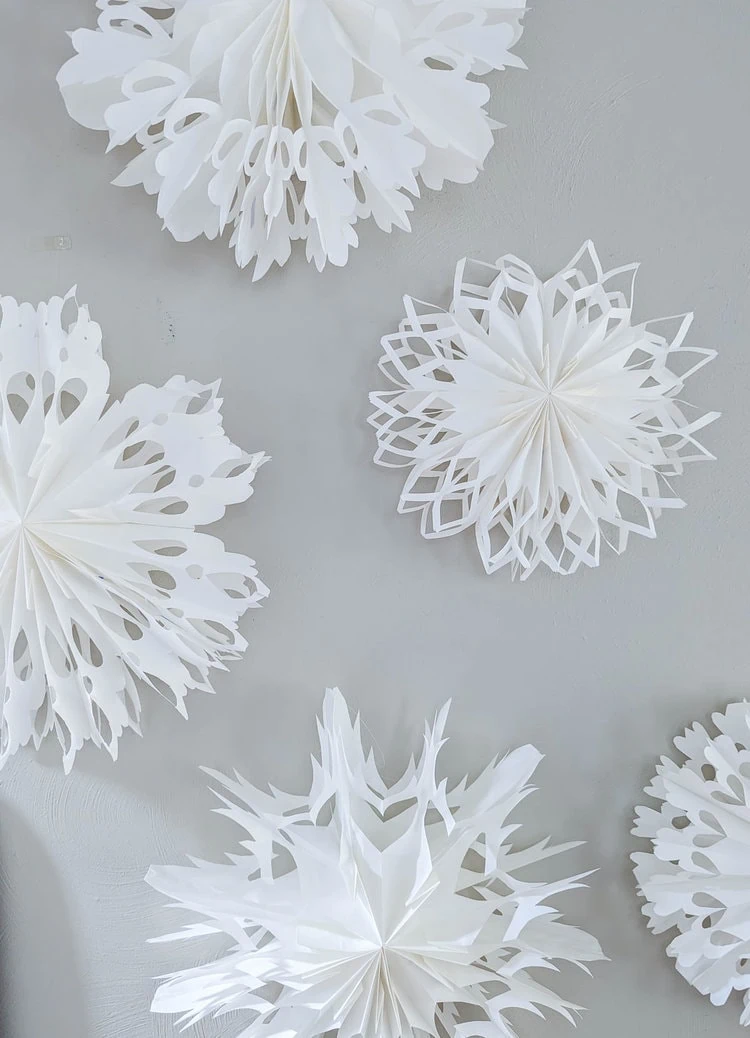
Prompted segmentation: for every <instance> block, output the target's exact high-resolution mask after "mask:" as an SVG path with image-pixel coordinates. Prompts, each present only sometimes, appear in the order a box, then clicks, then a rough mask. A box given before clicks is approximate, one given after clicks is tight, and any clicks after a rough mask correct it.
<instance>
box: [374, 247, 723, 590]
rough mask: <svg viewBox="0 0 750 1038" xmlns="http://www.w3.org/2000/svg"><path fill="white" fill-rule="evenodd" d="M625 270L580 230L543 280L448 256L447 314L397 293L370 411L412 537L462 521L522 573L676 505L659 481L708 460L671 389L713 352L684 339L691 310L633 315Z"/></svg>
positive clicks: (508, 267)
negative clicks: (451, 261)
mask: <svg viewBox="0 0 750 1038" xmlns="http://www.w3.org/2000/svg"><path fill="white" fill-rule="evenodd" d="M637 269H638V266H637V264H634V265H631V266H628V267H620V268H618V269H617V270H613V271H611V272H610V273H605V272H604V271H603V269H602V266H601V263H600V262H599V257H598V256H597V253H596V250H595V249H594V246H593V244H592V243H591V242H588V243H586V244H585V245H584V246H583V248H582V249H581V251H580V252H579V253H578V254H577V255H576V256H575V257H574V258H573V259H572V260H571V262H570V264H569V265H568V266H566V267H565V268H564V269H563V270H562V271H561V272H560V273H559V274H556V275H555V276H554V277H552V278H550V279H549V280H548V281H543V280H541V279H540V278H539V277H538V276H537V275H536V274H535V273H534V271H533V270H532V269H531V267H529V266H528V265H527V264H526V263H523V262H522V261H521V260H519V259H517V258H516V257H515V256H504V257H503V258H502V259H499V260H498V261H497V263H496V264H488V263H479V262H475V261H471V260H462V261H461V262H460V263H459V264H458V267H457V270H456V278H455V284H454V292H453V301H452V304H451V307H450V310H449V311H447V312H446V311H444V310H441V309H440V308H438V307H434V306H430V305H429V304H426V303H419V302H417V301H415V300H413V299H410V298H408V297H407V298H406V300H405V305H406V318H405V319H404V320H403V321H402V322H401V326H400V328H399V331H398V333H397V334H395V335H389V336H386V337H385V338H384V339H383V349H384V351H385V352H384V355H383V357H382V359H381V362H380V368H381V371H382V372H383V374H384V375H385V376H386V377H387V378H388V380H389V381H390V382H391V383H392V384H393V385H395V386H396V389H395V390H392V391H389V392H378V393H372V394H371V397H370V399H371V402H372V403H373V404H374V405H375V407H376V411H375V413H374V414H373V415H372V416H371V418H370V423H371V424H372V425H373V426H374V427H375V429H376V432H377V437H378V449H377V452H376V454H375V461H376V462H377V464H379V465H384V466H386V467H389V468H408V469H409V472H408V475H407V477H406V482H405V484H404V488H403V490H402V492H401V498H400V501H399V506H398V510H399V512H419V513H420V515H421V529H422V534H423V536H425V537H447V536H450V535H452V534H455V533H459V532H461V531H463V530H467V529H469V528H471V527H473V528H474V532H475V535H476V541H477V546H478V548H479V552H480V555H481V557H482V562H483V563H484V567H485V570H486V571H487V572H488V573H493V572H494V571H496V570H498V569H501V568H502V567H504V566H510V567H511V572H512V574H513V575H514V576H515V575H517V574H518V573H520V575H521V578H522V579H525V578H527V577H529V576H530V575H531V574H532V573H533V572H534V570H535V569H536V568H537V566H539V565H541V564H544V565H545V566H547V567H549V569H551V570H552V571H553V572H555V573H573V572H575V571H576V570H577V569H578V567H579V566H581V565H585V566H597V565H598V564H599V558H600V549H601V545H602V541H604V542H605V543H607V544H609V545H610V547H612V548H613V549H614V550H615V551H616V552H617V553H618V554H619V553H620V552H622V551H624V550H625V547H626V546H627V542H628V536H629V534H631V533H638V534H642V535H644V536H646V537H655V536H656V528H655V523H654V521H655V520H656V519H658V517H659V515H660V514H661V510H662V509H663V508H681V507H683V504H684V502H683V501H681V500H679V498H677V497H676V496H675V495H674V493H673V491H672V487H671V484H670V480H671V478H672V477H673V476H677V475H680V474H681V473H682V471H683V468H684V466H685V465H686V464H687V463H688V462H690V461H695V460H698V459H701V458H711V457H712V455H711V454H709V452H708V451H707V450H706V449H705V448H704V447H703V446H701V444H700V443H698V441H697V440H696V438H695V437H696V434H697V433H698V432H699V430H700V429H702V428H703V427H704V426H706V425H708V424H709V423H710V422H712V421H714V419H716V418H717V417H718V414H716V413H711V414H706V415H699V416H697V417H694V418H691V417H688V415H687V408H688V407H689V405H687V404H685V402H684V401H683V400H682V392H683V389H684V385H685V382H686V380H687V379H688V378H689V377H690V376H691V375H693V374H694V373H695V372H696V371H698V370H699V369H700V368H702V367H703V365H704V364H707V363H708V362H709V361H710V360H711V359H712V358H713V357H714V356H715V353H714V351H713V350H704V349H696V348H694V347H687V346H685V345H683V343H684V340H685V336H686V335H687V331H688V329H689V327H690V324H691V321H692V314H688V315H684V316H681V317H677V318H664V319H662V320H659V321H649V322H647V323H644V324H634V323H633V320H632V294H633V284H634V279H635V272H636V271H637Z"/></svg>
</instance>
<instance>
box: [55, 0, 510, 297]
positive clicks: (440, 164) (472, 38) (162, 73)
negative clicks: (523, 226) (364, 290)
mask: <svg viewBox="0 0 750 1038" xmlns="http://www.w3.org/2000/svg"><path fill="white" fill-rule="evenodd" d="M525 6H526V0H502V2H498V0H448V2H446V0H377V2H375V0H97V7H99V8H100V9H101V12H102V13H101V15H100V17H99V27H98V29H97V30H95V31H94V30H88V29H79V30H78V31H76V32H74V33H73V34H72V35H73V45H74V47H75V50H76V52H77V53H76V56H75V57H73V58H71V60H70V61H68V62H67V64H66V65H65V66H64V67H63V68H62V69H61V71H60V73H59V76H58V82H59V85H60V89H61V91H62V94H63V97H64V99H65V103H66V106H67V108H68V111H69V112H70V114H71V115H72V117H73V118H74V119H76V120H77V121H78V122H79V123H81V124H82V125H84V126H87V127H91V128H92V129H97V130H106V131H108V133H109V140H110V148H114V147H117V146H118V145H121V144H125V143H126V142H128V141H135V142H136V144H137V145H138V146H139V148H140V152H139V154H138V155H137V156H136V157H135V158H134V159H133V160H132V161H131V162H130V163H129V164H128V166H127V168H126V169H125V171H124V172H123V174H122V175H121V176H120V177H119V178H118V179H117V180H116V181H115V183H118V184H122V185H133V184H142V185H143V187H144V188H145V189H146V191H147V192H148V193H149V194H155V195H157V196H158V199H157V211H158V213H159V216H161V218H162V219H163V221H164V225H165V227H167V229H168V230H169V231H170V232H171V233H172V234H173V235H174V237H175V238H177V239H178V240H179V241H188V240H191V239H193V238H196V237H198V236H199V235H201V234H205V235H206V236H207V237H208V238H215V237H217V235H220V234H221V233H222V232H223V231H224V229H225V228H226V227H227V226H229V227H231V228H232V236H231V245H233V246H234V249H235V255H236V259H237V262H238V264H239V265H240V266H242V267H244V266H245V265H246V264H248V263H250V262H251V261H253V260H255V271H254V277H255V278H256V279H257V278H260V277H262V275H263V274H264V273H265V272H266V271H267V270H268V269H269V267H270V266H271V265H272V264H273V263H279V264H283V263H285V262H286V261H287V259H288V258H289V256H290V253H291V243H292V242H293V241H296V240H299V239H303V240H304V241H305V242H306V244H307V257H308V259H309V260H311V261H314V262H315V264H316V265H317V267H318V268H319V269H321V268H322V267H323V266H324V265H325V263H326V261H330V262H332V263H334V264H336V265H339V266H340V265H343V264H344V263H346V260H347V257H348V253H349V249H350V248H351V247H352V246H356V245H357V233H356V231H355V229H354V225H355V224H356V223H357V221H358V220H360V219H366V218H369V217H372V218H373V219H374V220H375V221H376V222H377V224H378V226H379V227H381V228H382V229H383V230H386V231H390V230H391V228H392V227H393V226H394V225H395V226H398V227H401V228H403V229H405V230H408V229H409V215H408V214H409V213H410V211H411V210H412V208H413V206H412V196H414V195H418V194H419V183H418V178H421V180H422V182H423V183H424V184H426V185H427V186H428V187H431V188H440V187H441V186H442V184H443V182H444V181H445V180H451V181H457V182H459V183H467V182H469V181H472V180H473V179H474V178H475V177H476V175H477V173H478V171H479V170H480V168H481V166H482V164H483V162H484V159H485V158H486V156H487V153H488V152H489V150H490V148H491V147H492V142H493V136H492V131H493V130H494V129H495V128H496V127H497V124H495V123H494V122H492V120H491V119H490V118H489V116H488V115H487V113H486V111H485V105H486V104H487V102H488V100H489V96H490V94H489V88H488V87H487V85H486V84H485V83H483V82H479V81H478V79H477V77H478V76H481V75H484V74H485V73H487V72H489V71H490V70H491V69H501V68H504V67H505V66H507V65H516V66H521V67H523V63H522V62H521V61H520V59H519V58H517V57H515V56H514V55H513V54H512V53H511V48H512V47H513V46H514V45H515V44H516V42H517V41H518V39H519V38H520V36H521V31H522V30H521V18H522V17H523V14H524V11H525Z"/></svg>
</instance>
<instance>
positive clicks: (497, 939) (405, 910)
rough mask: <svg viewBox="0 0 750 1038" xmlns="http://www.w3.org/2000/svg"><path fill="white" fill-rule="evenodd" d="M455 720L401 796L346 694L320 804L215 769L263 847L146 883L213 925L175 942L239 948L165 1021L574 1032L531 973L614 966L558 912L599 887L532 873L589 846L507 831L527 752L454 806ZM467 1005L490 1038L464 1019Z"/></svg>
mask: <svg viewBox="0 0 750 1038" xmlns="http://www.w3.org/2000/svg"><path fill="white" fill-rule="evenodd" d="M447 713H448V708H447V707H445V708H443V710H442V711H441V712H440V714H439V716H438V717H437V719H436V723H435V726H434V728H433V729H432V730H430V729H429V727H427V728H426V729H425V737H424V749H423V752H422V756H421V758H420V760H419V761H418V763H415V762H414V760H412V762H411V764H410V765H409V767H408V768H407V770H406V772H405V773H404V775H403V777H402V778H401V779H400V780H399V781H398V782H397V783H396V784H395V785H394V786H392V787H390V788H389V787H388V786H386V784H385V783H384V781H383V779H382V778H381V776H380V774H379V772H378V769H377V767H376V765H375V762H374V760H373V756H372V753H370V754H367V755H366V754H365V752H364V750H363V748H362V741H361V734H360V724H359V720H357V721H356V722H355V723H354V724H352V721H351V719H350V716H349V712H348V710H347V707H346V704H345V702H344V700H343V698H342V696H341V694H340V693H339V692H338V690H334V691H329V692H328V694H327V696H326V699H325V704H324V708H323V720H322V723H321V724H319V733H320V745H321V759H320V762H319V763H318V762H317V761H315V760H314V761H313V780H312V787H311V790H310V792H309V794H308V795H307V796H290V795H287V794H284V793H279V792H278V791H277V790H275V789H272V790H271V791H270V793H263V792H261V791H260V790H258V789H255V788H254V787H253V786H251V785H250V784H249V783H247V782H245V781H244V780H243V779H241V778H240V777H239V776H237V775H236V773H235V778H234V779H229V778H225V777H224V776H222V775H219V774H217V773H215V772H209V774H210V775H212V776H213V777H214V778H215V779H216V780H217V781H219V782H220V783H221V784H222V786H223V787H225V789H226V790H227V791H228V794H229V795H228V796H226V797H225V796H224V795H222V794H219V799H220V800H221V801H222V803H223V804H225V808H221V809H218V810H219V813H220V814H225V815H227V816H228V817H229V818H231V819H232V820H233V821H235V822H236V823H237V824H238V825H239V826H241V827H242V828H243V829H244V830H246V832H247V834H248V839H247V840H245V841H244V842H243V843H242V846H243V847H244V848H245V852H246V853H244V854H242V855H230V856H229V858H230V862H231V863H230V864H224V865H213V864H210V863H207V862H203V861H196V862H195V867H192V868H191V867H177V868H172V867H162V868H153V869H151V870H150V872H149V874H148V877H147V879H148V882H149V883H150V884H151V885H152V886H153V887H155V888H156V889H157V890H159V891H160V892H161V893H164V894H166V895H168V896H169V897H171V898H172V899H174V901H175V902H177V905H178V906H181V907H184V908H187V909H189V910H190V911H191V912H193V913H195V914H196V915H198V916H199V917H200V918H201V921H200V922H197V923H195V924H193V925H188V926H187V927H186V928H185V929H184V930H182V931H181V932H179V933H176V934H171V935H169V936H167V937H165V938H161V940H167V941H171V940H179V939H182V938H191V937H203V936H206V935H210V934H220V935H222V936H224V937H225V938H227V939H228V940H229V942H230V945H231V946H230V947H228V948H227V951H226V954H225V955H224V956H223V957H222V958H218V959H216V961H213V962H206V963H205V964H204V965H201V966H198V967H196V968H194V969H187V970H184V971H182V972H179V973H175V974H172V975H171V976H170V977H169V978H168V979H167V980H166V982H165V983H164V984H163V985H162V986H161V987H160V988H159V990H158V991H157V994H156V997H155V999H154V1003H153V1007H152V1008H153V1010H154V1012H158V1013H180V1014H182V1016H181V1021H180V1022H181V1023H184V1024H188V1025H189V1024H194V1023H196V1022H197V1021H199V1020H202V1019H203V1018H205V1017H207V1016H209V1015H212V1014H214V1015H220V1014H223V1013H226V1012H230V1011H233V1010H243V1011H245V1013H246V1014H247V1019H246V1020H244V1021H242V1022H241V1023H240V1024H238V1027H239V1028H240V1030H239V1031H238V1036H239V1035H241V1036H242V1038H262V1036H263V1035H268V1034H275V1035H281V1034H284V1035H288V1036H291V1038H313V1036H316V1035H324V1034H325V1033H326V1032H333V1031H335V1032H337V1035H338V1038H353V1036H355V1035H362V1036H363V1038H406V1036H409V1035H415V1034H417V1033H423V1034H425V1035H432V1036H435V1038H437V1036H438V1035H442V1036H443V1038H444V1036H445V1035H448V1036H450V1038H476V1036H484V1038H497V1036H506V1038H510V1036H512V1035H513V1034H514V1032H513V1030H512V1029H511V1027H510V1025H509V1024H508V1022H507V1020H506V1019H505V1016H504V1014H505V1011H506V1010H508V1009H513V1008H523V1009H528V1010H532V1011H534V1012H536V1013H538V1014H539V1015H541V1013H542V1009H544V1008H548V1009H552V1010H554V1011H556V1012H558V1013H561V1014H562V1015H563V1016H564V1017H566V1018H567V1019H570V1020H572V1013H573V1012H575V1011H577V1010H578V1008H579V1007H578V1006H575V1005H573V1004H572V1003H570V1002H567V1001H565V1000H564V999H563V998H561V997H560V996H558V995H557V994H555V993H554V992H553V991H551V990H549V989H548V988H546V987H543V986H542V985H541V984H540V982H539V981H538V980H537V979H536V978H535V976H534V975H535V973H536V971H537V970H538V969H553V970H554V969H557V967H556V966H555V963H556V962H558V961H568V962H572V963H575V964H576V965H579V966H582V967H583V968H584V969H585V968H586V967H585V965H584V964H585V963H587V962H592V961H595V960H597V959H600V958H602V954H601V949H600V948H599V945H598V943H597V942H596V940H594V938H593V937H591V936H589V934H587V933H584V932H583V931H581V930H578V929H576V928H575V927H572V926H569V925H567V924H565V923H563V922H561V921H560V915H559V913H558V912H556V911H555V910H554V909H553V908H551V907H550V906H549V905H548V904H546V902H547V901H548V900H549V899H550V898H551V897H553V896H555V895H556V894H559V893H561V892H563V891H565V890H571V889H573V888H575V887H579V886H581V885H582V884H581V880H582V879H583V878H584V877H583V876H575V877H573V878H571V879H564V880H557V881H553V882H551V883H541V882H529V881H527V880H524V879H521V878H519V877H518V875H517V873H518V872H519V870H523V869H525V868H526V867H527V866H528V865H531V864H535V863H538V862H540V861H541V860H543V859H544V858H547V857H549V856H550V855H553V854H557V853H559V852H561V851H563V850H567V849H568V848H569V847H572V846H576V845H575V844H567V845H565V846H560V847H550V846H549V841H548V840H547V839H545V840H542V841H541V842H540V843H537V844H536V845H534V846H532V847H531V848H529V849H527V850H516V849H514V847H513V846H512V843H511V835H512V834H513V833H515V831H516V830H517V828H518V826H517V825H514V824H509V823H508V821H507V818H508V815H509V813H510V812H511V811H512V810H513V809H514V808H515V807H516V806H517V805H518V804H519V803H520V802H521V801H522V800H523V799H524V798H525V797H526V796H527V795H528V793H529V792H531V787H530V786H529V785H528V784H527V783H528V781H529V779H530V778H531V776H532V774H533V772H534V770H535V769H536V766H537V764H538V763H539V760H540V759H541V758H540V755H539V753H537V751H536V750H535V749H534V748H533V747H532V746H524V747H522V748H521V749H519V750H516V751H515V752H513V753H511V754H509V755H508V756H507V757H505V758H504V759H503V760H502V761H500V762H498V761H497V760H495V761H493V762H492V763H491V764H490V765H489V766H488V767H487V768H486V769H485V770H484V771H483V772H482V773H481V774H480V775H479V777H478V778H477V779H476V780H475V781H474V782H471V783H469V782H468V781H467V780H466V779H464V780H463V781H462V782H460V783H459V784H458V785H457V786H455V787H454V788H453V789H452V790H450V791H448V789H447V783H446V780H445V779H442V780H438V778H437V776H436V773H435V769H436V763H437V756H438V753H439V750H440V747H441V746H442V745H443V742H444V739H443V732H444V728H445V722H446V718H447ZM467 1008H468V1009H469V1010H470V1012H471V1014H472V1015H471V1018H472V1019H474V1020H476V1022H475V1023H471V1024H469V1023H466V1022H463V1023H462V1022H459V1014H460V1012H461V1011H462V1010H466V1009H467ZM464 1019H466V1018H464Z"/></svg>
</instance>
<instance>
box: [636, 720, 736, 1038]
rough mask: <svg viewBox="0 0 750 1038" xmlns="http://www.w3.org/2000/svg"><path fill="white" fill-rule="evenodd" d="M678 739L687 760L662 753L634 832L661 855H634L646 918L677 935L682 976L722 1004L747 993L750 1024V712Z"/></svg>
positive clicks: (671, 950) (674, 945) (671, 951)
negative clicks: (649, 801)
mask: <svg viewBox="0 0 750 1038" xmlns="http://www.w3.org/2000/svg"><path fill="white" fill-rule="evenodd" d="M712 720H713V723H714V725H715V726H716V728H717V729H718V733H719V734H718V735H713V734H709V732H707V731H706V730H705V728H703V726H702V725H700V724H694V725H693V727H692V728H688V729H687V730H686V731H685V734H684V735H683V736H681V737H680V738H678V739H675V746H676V747H677V749H678V751H679V752H680V753H681V754H682V756H683V757H684V758H685V760H684V761H683V762H682V763H680V764H676V763H675V762H674V761H672V760H670V759H669V758H668V757H662V759H661V764H660V766H659V767H658V768H657V769H656V776H655V778H654V779H653V780H652V782H651V785H650V786H648V787H647V788H646V793H648V795H649V796H651V797H654V798H655V799H656V800H659V801H661V802H662V803H661V804H660V805H659V808H658V810H654V809H653V808H651V807H639V808H638V809H637V811H636V824H635V828H634V829H633V833H634V835H635V836H642V837H644V838H645V839H647V840H650V841H651V843H652V845H653V849H652V851H651V852H649V853H647V854H644V853H640V854H634V855H633V861H634V862H635V875H636V879H637V882H638V888H639V893H641V894H642V895H643V897H645V898H646V904H645V906H644V909H643V912H644V915H645V916H646V917H647V918H648V925H649V927H650V928H651V929H652V930H653V931H654V932H655V933H658V934H660V933H665V932H668V931H674V930H677V931H678V933H677V936H675V937H674V939H673V940H672V942H671V943H670V944H669V946H668V948H667V955H669V957H670V958H673V959H674V960H675V965H676V966H677V970H678V972H679V973H680V974H681V975H682V976H683V977H684V978H685V979H686V980H687V981H689V982H690V983H691V984H692V985H693V987H695V988H697V989H698V991H700V992H701V994H703V995H709V996H710V997H711V1002H712V1003H713V1004H714V1005H717V1006H720V1005H724V1003H725V1002H726V1001H727V999H728V998H729V996H730V995H731V993H732V991H742V992H744V1003H745V1008H744V1012H743V1013H742V1016H741V1018H740V1022H741V1023H743V1024H744V1025H745V1026H748V1025H750V706H748V704H747V703H744V702H743V703H734V704H732V705H731V706H730V707H728V709H727V711H726V713H724V714H719V713H716V714H714V715H713V718H712Z"/></svg>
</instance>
